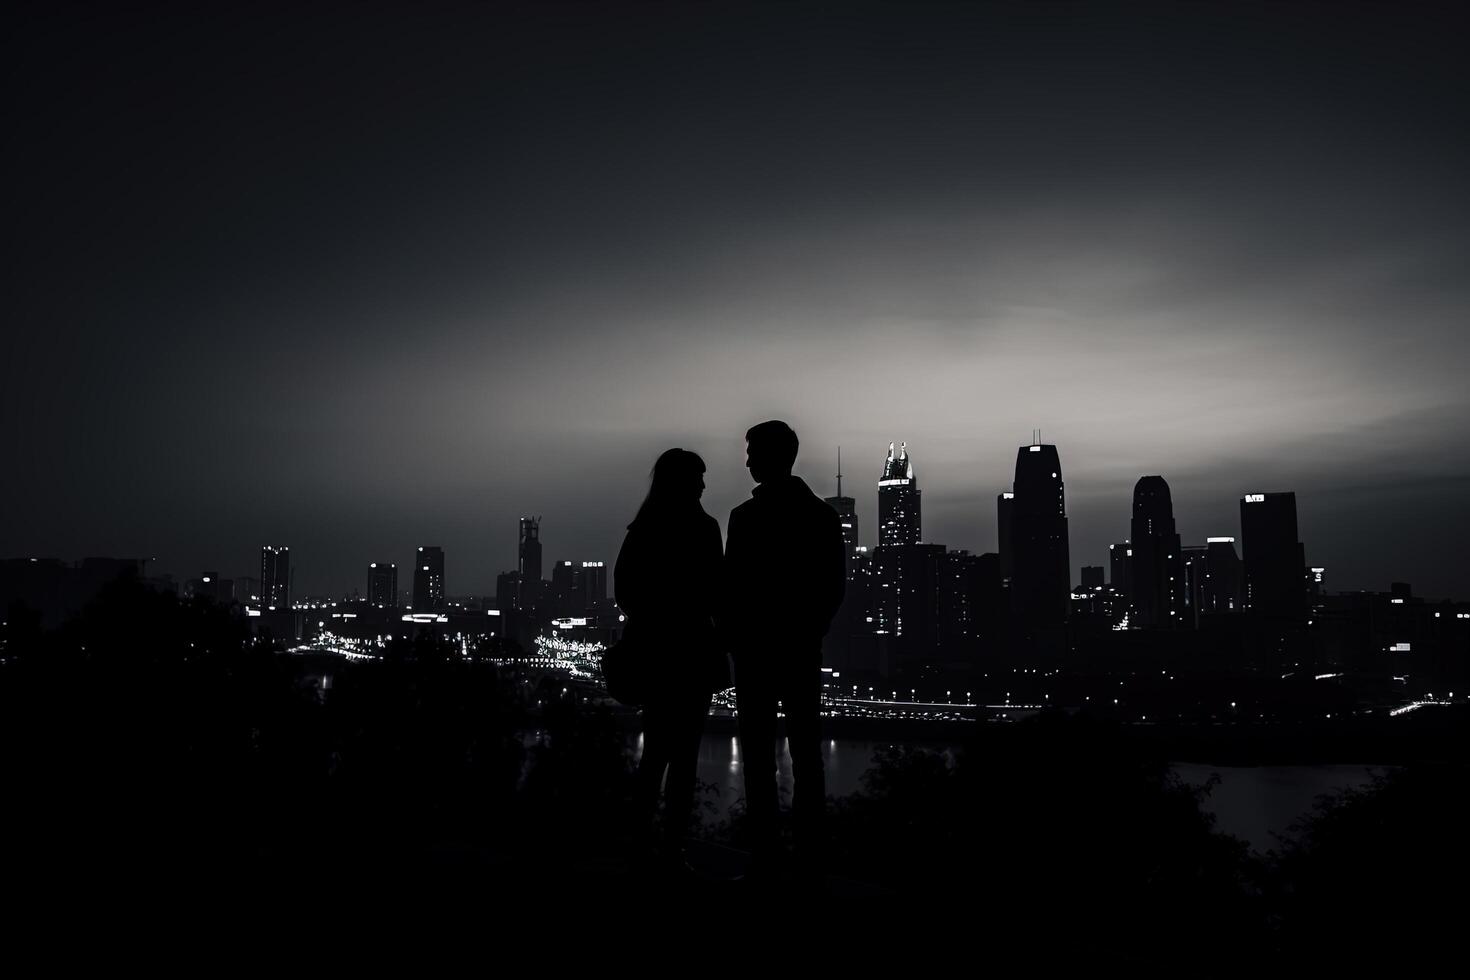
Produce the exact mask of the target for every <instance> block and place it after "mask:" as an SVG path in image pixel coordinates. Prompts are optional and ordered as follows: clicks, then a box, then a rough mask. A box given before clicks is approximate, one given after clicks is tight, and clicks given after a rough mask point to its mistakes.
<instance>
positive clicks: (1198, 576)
mask: <svg viewBox="0 0 1470 980" xmlns="http://www.w3.org/2000/svg"><path fill="white" fill-rule="evenodd" d="M1184 586H1185V587H1184V601H1185V603H1186V605H1187V606H1188V610H1187V612H1186V616H1187V617H1189V618H1190V619H1192V621H1193V624H1194V625H1195V626H1198V625H1199V621H1200V617H1202V616H1211V615H1216V614H1219V613H1232V612H1238V611H1240V610H1241V609H1243V608H1244V604H1243V603H1244V599H1243V594H1244V593H1243V590H1244V582H1243V578H1242V573H1241V567H1240V556H1239V555H1237V554H1236V553H1235V539H1234V538H1233V537H1213V538H1206V539H1205V544H1204V546H1203V547H1199V546H1195V547H1191V548H1185V549H1184Z"/></svg>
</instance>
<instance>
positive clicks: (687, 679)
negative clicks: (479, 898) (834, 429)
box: [614, 421, 846, 879]
mask: <svg viewBox="0 0 1470 980" xmlns="http://www.w3.org/2000/svg"><path fill="white" fill-rule="evenodd" d="M745 444H746V458H745V465H746V467H747V468H748V469H749V470H750V475H751V478H752V479H754V480H755V482H756V484H757V486H756V487H755V489H754V491H753V492H752V495H751V499H749V500H747V501H745V503H743V504H741V505H740V506H738V507H736V508H735V509H734V510H733V511H732V512H731V513H730V524H729V533H728V535H727V539H726V548H725V553H724V555H723V556H722V555H721V553H720V528H719V524H718V523H716V521H715V520H714V518H712V517H710V516H709V515H708V514H706V513H705V511H704V508H703V507H701V506H700V503H699V498H700V495H701V494H702V493H703V492H704V469H705V468H704V461H703V460H701V459H700V458H699V456H697V455H696V454H694V453H691V452H688V451H687V450H683V449H670V450H669V451H668V452H666V453H664V454H663V455H662V456H660V457H659V459H658V462H657V464H656V465H655V466H654V469H653V482H652V486H651V488H650V490H649V493H648V498H647V499H646V500H645V501H644V502H643V506H642V507H641V508H639V511H638V515H637V517H635V518H634V520H633V523H632V524H630V525H628V536H627V538H626V539H625V540H624V542H623V548H622V551H621V552H619V554H618V561H617V566H616V568H615V570H614V574H615V577H616V584H615V594H616V597H617V602H618V606H619V607H620V608H621V609H622V610H623V612H624V614H625V615H626V616H627V617H628V622H629V623H630V624H632V623H636V624H638V629H639V630H640V631H642V632H643V639H644V640H645V641H646V644H645V645H646V649H647V650H648V651H649V655H650V656H653V657H654V658H655V659H656V662H657V664H658V669H657V676H658V682H657V683H656V684H655V685H654V687H653V689H652V691H651V693H650V694H649V696H648V698H647V700H646V702H645V704H644V708H643V756H642V759H641V761H640V763H639V766H638V775H637V788H636V794H637V800H636V805H637V807H638V809H639V818H640V819H644V820H646V821H648V822H649V823H651V822H652V820H653V815H654V812H655V811H656V809H657V805H658V798H659V789H660V784H663V789H664V817H663V823H662V827H661V828H660V831H659V837H658V841H657V844H656V845H655V848H654V855H655V856H654V860H655V861H656V862H658V863H660V864H662V865H663V866H664V867H666V868H668V869H677V868H679V867H681V866H682V864H683V858H682V842H683V838H684V834H685V832H686V830H687V829H688V825H689V822H690V816H691V812H692V809H693V802H694V786H695V771H696V767H697V763H698V757H699V742H700V738H701V736H702V735H703V732H704V720H705V717H706V715H707V714H708V712H709V704H710V697H711V695H712V693H713V691H714V690H715V689H718V688H719V687H723V686H724V685H725V683H726V679H725V678H724V676H723V674H724V670H723V667H724V664H725V662H726V661H725V651H726V650H728V651H729V652H730V653H731V655H732V656H733V660H734V665H735V670H734V682H735V694H736V708H737V713H738V716H739V724H740V751H741V758H742V759H743V760H744V774H745V802H746V808H747V813H748V820H749V828H750V831H751V835H752V840H751V849H752V850H751V853H752V863H751V867H750V875H751V876H752V877H753V878H757V879H770V878H773V877H774V876H775V875H776V874H777V872H778V869H779V866H780V865H781V863H782V857H783V853H784V852H783V848H782V845H781V836H780V825H779V816H780V802H779V797H778V792H777V782H776V770H777V756H776V750H777V742H776V734H777V711H778V709H779V710H780V711H781V712H783V713H784V714H785V718H786V736H787V745H788V747H789V750H790V754H791V769H792V777H793V793H792V825H793V827H792V830H793V843H794V855H795V858H796V868H797V870H798V871H799V872H801V873H804V874H807V875H811V876H816V875H819V874H820V861H821V857H820V855H821V847H822V836H823V831H822V821H823V810H824V808H825V803H826V784H825V779H824V777H823V773H822V754H821V731H820V712H821V697H822V671H821V647H822V637H823V636H825V635H826V632H827V627H828V625H829V624H830V623H831V621H832V617H833V616H834V615H835V614H836V612H837V608H838V606H839V605H841V603H842V593H843V589H844V586H845V578H846V572H845V569H846V557H845V554H844V549H843V542H842V531H841V528H840V526H839V523H838V518H837V513H836V511H834V510H833V509H832V508H831V507H829V506H828V505H827V504H826V503H824V502H823V501H822V500H821V499H819V498H818V497H817V496H816V494H814V493H812V491H811V489H810V488H809V487H808V486H807V485H806V483H805V482H804V481H803V480H802V479H801V478H800V477H797V476H793V475H792V473H791V468H792V466H793V465H795V463H796V453H797V448H798V442H797V438H796V433H795V432H793V431H792V429H791V427H790V426H788V425H787V424H786V423H784V422H777V421H772V422H762V423H761V424H760V425H757V426H755V427H753V428H752V429H750V430H749V431H748V432H746V433H745ZM716 569H718V570H719V572H718V573H717V574H716V573H715V570H716ZM665 773H667V781H666V782H665Z"/></svg>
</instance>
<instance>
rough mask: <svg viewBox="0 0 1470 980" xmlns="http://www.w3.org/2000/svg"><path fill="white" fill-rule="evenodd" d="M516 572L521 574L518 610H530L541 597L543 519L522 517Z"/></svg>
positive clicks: (517, 601)
mask: <svg viewBox="0 0 1470 980" xmlns="http://www.w3.org/2000/svg"><path fill="white" fill-rule="evenodd" d="M516 571H517V572H519V573H520V594H519V595H518V597H517V600H516V608H518V609H529V608H531V607H533V606H535V605H536V603H537V600H538V599H540V596H541V518H539V517H522V518H521V531H520V539H519V542H518V544H517V546H516Z"/></svg>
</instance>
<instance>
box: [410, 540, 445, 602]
mask: <svg viewBox="0 0 1470 980" xmlns="http://www.w3.org/2000/svg"><path fill="white" fill-rule="evenodd" d="M443 608H444V549H443V548H440V547H438V546H436V545H428V546H425V547H422V548H420V549H419V551H418V560H417V561H415V562H414V565H413V609H414V612H438V611H439V610H441V609H443Z"/></svg>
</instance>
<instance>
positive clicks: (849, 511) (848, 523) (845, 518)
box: [823, 449, 859, 582]
mask: <svg viewBox="0 0 1470 980" xmlns="http://www.w3.org/2000/svg"><path fill="white" fill-rule="evenodd" d="M823 499H824V500H825V501H826V502H827V506H829V507H831V508H832V509H833V510H835V511H837V520H838V522H839V523H840V524H841V525H842V546H843V550H844V551H845V552H846V554H847V580H848V581H849V582H851V581H852V560H853V556H855V555H856V554H857V549H858V544H859V541H858V518H857V501H856V500H854V499H853V498H851V497H844V496H843V495H842V450H841V449H838V450H837V496H835V497H825V498H823Z"/></svg>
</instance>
